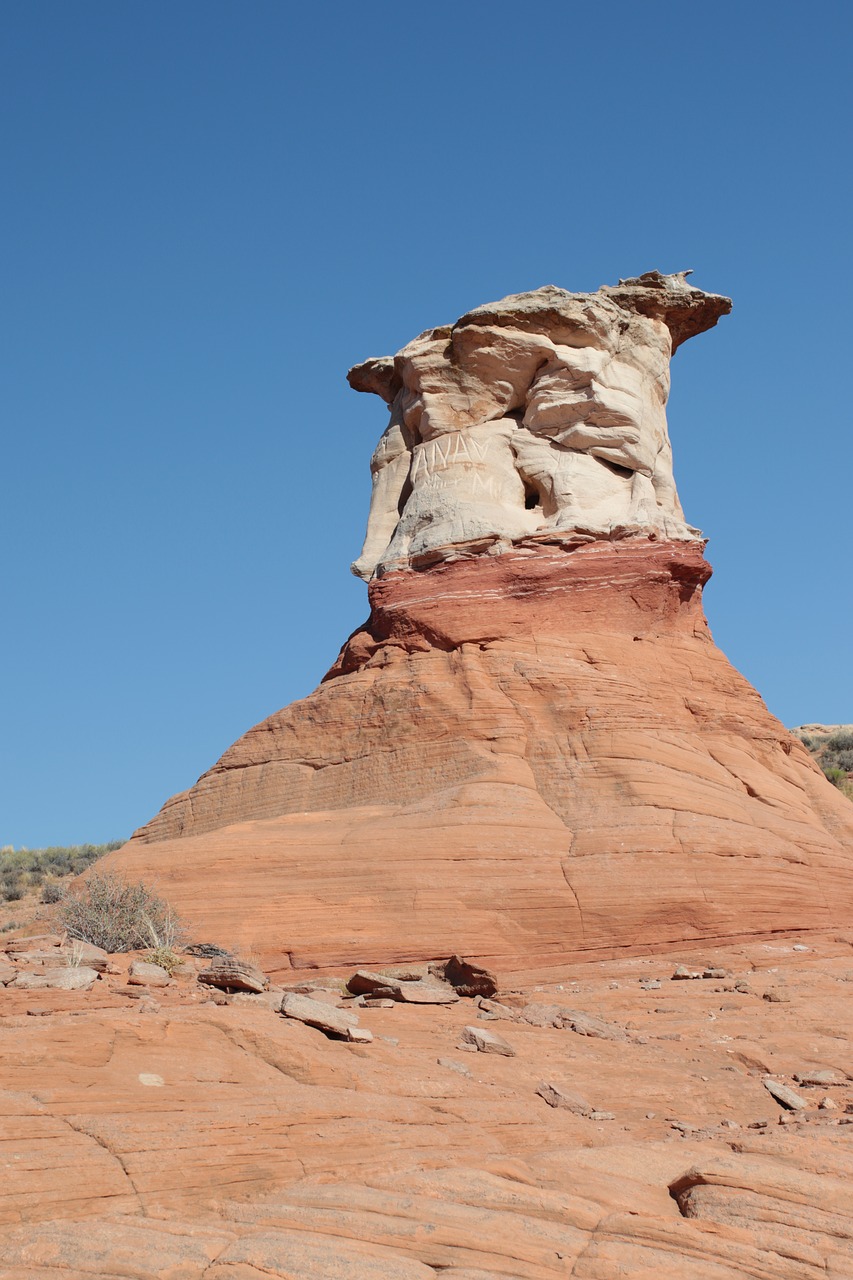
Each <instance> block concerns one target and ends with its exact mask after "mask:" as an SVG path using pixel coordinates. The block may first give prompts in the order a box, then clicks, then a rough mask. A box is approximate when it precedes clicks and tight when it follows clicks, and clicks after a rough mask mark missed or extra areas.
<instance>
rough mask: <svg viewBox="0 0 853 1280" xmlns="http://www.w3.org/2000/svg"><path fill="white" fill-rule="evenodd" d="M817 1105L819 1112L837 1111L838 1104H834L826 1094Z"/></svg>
mask: <svg viewBox="0 0 853 1280" xmlns="http://www.w3.org/2000/svg"><path fill="white" fill-rule="evenodd" d="M817 1105H818V1106H819V1107H820V1109H821V1111H837V1110H838V1103H837V1102H835V1101H834V1100H833V1099H832V1098H830V1096H829V1094H828V1093H827V1094H824V1096H823V1097H822V1098H821V1100H820V1102H819V1103H818V1104H817Z"/></svg>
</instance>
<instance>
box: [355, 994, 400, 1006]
mask: <svg viewBox="0 0 853 1280" xmlns="http://www.w3.org/2000/svg"><path fill="white" fill-rule="evenodd" d="M353 1003H356V1002H355V1001H353ZM359 1003H360V1004H361V1005H362V1006H363V1008H365V1009H393V1008H394V1005H395V1004H396V1001H395V1000H386V999H385V998H384V997H379V998H376V997H368V996H360V997H359Z"/></svg>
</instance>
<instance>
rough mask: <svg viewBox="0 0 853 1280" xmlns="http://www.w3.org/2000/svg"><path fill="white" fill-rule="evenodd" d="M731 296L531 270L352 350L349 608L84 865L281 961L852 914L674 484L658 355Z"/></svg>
mask: <svg viewBox="0 0 853 1280" xmlns="http://www.w3.org/2000/svg"><path fill="white" fill-rule="evenodd" d="M729 306H730V303H729V301H728V299H726V298H721V297H719V296H717V295H714V294H707V293H704V292H702V291H701V290H698V289H694V288H692V287H691V286H690V285H689V284H688V283H687V281H686V278H685V276H684V275H678V276H663V275H661V274H660V273H657V272H651V273H648V274H647V275H645V276H641V277H639V278H637V279H636V280H629V281H623V282H621V283H620V284H619V285H618V286H614V287H612V288H604V289H601V290H599V291H598V292H597V293H595V294H570V293H567V292H566V291H565V290H560V289H554V288H552V287H548V288H545V289H540V290H536V291H534V292H532V293H528V294H519V295H514V296H512V297H510V298H505V299H503V300H502V301H501V302H498V303H494V304H489V305H488V306H485V307H480V308H477V309H476V310H475V311H472V312H470V313H468V314H467V315H466V316H463V317H462V319H461V320H459V321H457V323H456V324H455V325H453V326H447V327H445V328H443V329H436V330H430V331H429V332H428V333H427V334H426V335H421V337H420V338H418V339H416V340H415V342H414V343H410V344H409V345H408V346H407V347H405V348H404V349H403V351H402V352H400V353H398V355H397V356H396V357H394V358H393V359H390V358H389V359H381V360H371V361H367V362H366V363H364V364H362V365H360V366H358V367H357V368H356V369H355V370H353V371H351V374H350V380H351V382H352V383H353V385H354V386H356V387H357V388H358V389H360V390H367V391H373V392H377V393H379V394H380V395H381V396H382V397H383V399H385V400H386V401H387V402H388V403H389V405H390V408H391V422H390V424H389V427H388V429H387V430H386V433H385V435H384V436H383V438H382V441H381V442H380V446H379V448H378V450H377V452H376V454H375V456H374V462H373V472H374V491H373V500H372V505H371V513H370V520H369V526H368V537H367V541H366V543H365V550H364V552H363V554H362V558H361V561H360V562H359V564H358V566H357V567H358V570H359V572H362V573H364V574H370V583H369V598H370V606H371V612H370V617H369V620H368V622H367V623H366V624H365V625H364V627H362V628H361V629H360V630H359V631H358V632H356V633H355V634H354V635H353V636H352V637H351V638H350V639H349V641H348V642H347V644H346V645H345V646H344V649H343V651H342V652H341V655H340V657H339V659H338V661H337V662H336V664H335V666H334V667H333V668H332V670H331V671H330V672H329V673H328V675H327V677H326V679H325V680H324V682H323V683H322V684H321V686H320V688H319V689H317V690H316V692H314V693H313V694H311V695H310V697H308V698H306V699H304V700H303V701H301V702H297V703H295V704H293V705H292V706H290V707H287V708H285V709H284V710H283V711H280V712H278V713H277V714H275V715H273V716H271V717H270V718H269V719H268V720H265V721H264V722H263V723H262V724H260V725H258V726H256V727H255V728H254V729H251V730H250V731H249V732H248V733H247V734H246V735H245V736H244V737H243V738H241V739H240V740H239V741H238V742H237V743H235V744H234V746H233V747H231V748H230V749H229V750H228V751H227V752H226V753H225V755H224V756H223V757H222V759H221V760H220V761H219V762H218V763H217V764H216V765H214V767H213V768H212V769H211V770H209V772H208V773H206V774H205V775H204V776H203V777H202V778H201V779H200V780H199V781H198V782H197V783H196V785H195V786H194V787H192V788H191V789H190V790H189V791H188V792H185V793H183V794H181V795H179V796H176V797H174V798H173V799H172V800H170V801H169V802H168V803H167V804H166V805H165V806H164V808H163V810H162V811H161V813H160V814H158V815H157V816H156V817H155V818H154V819H153V820H152V821H151V822H150V823H149V824H148V825H147V826H146V827H144V828H142V829H141V830H140V831H139V832H137V833H136V835H135V836H134V838H133V840H132V841H131V842H130V844H129V845H127V846H126V847H125V848H124V849H122V850H120V851H118V852H117V853H116V854H114V855H112V857H111V858H110V859H108V864H112V865H114V866H115V867H117V868H119V869H121V870H122V871H123V872H125V873H127V874H130V875H140V876H144V877H146V878H151V877H154V878H155V879H156V880H158V882H159V883H160V885H161V888H162V889H163V891H164V892H166V893H167V895H168V896H169V897H170V899H171V900H172V901H173V902H174V904H175V906H176V907H177V908H178V909H179V910H180V911H181V912H183V913H184V914H185V916H186V917H187V919H188V920H189V921H190V922H191V923H192V925H193V927H194V929H195V930H196V932H197V934H201V935H203V936H204V937H206V938H209V939H210V940H222V939H223V938H224V939H225V940H226V941H227V942H232V941H235V940H238V941H241V942H242V943H243V944H250V945H251V946H252V948H253V949H254V950H255V951H256V952H258V953H259V954H261V955H262V956H263V957H264V960H265V963H266V964H267V966H268V967H270V968H271V969H273V970H275V971H282V970H285V969H287V968H289V967H295V968H302V967H305V966H313V967H320V968H333V967H335V966H339V965H350V964H352V965H361V964H364V965H370V964H376V963H381V962H387V961H393V960H420V959H425V958H433V957H441V956H447V955H449V954H451V953H457V954H462V955H467V956H470V957H476V958H480V959H483V960H486V961H488V962H489V963H493V964H495V965H497V966H498V967H500V968H501V969H503V970H504V971H507V970H518V969H520V968H526V969H528V970H529V969H531V968H534V967H537V966H538V967H540V968H546V969H547V968H548V967H549V966H553V965H555V964H560V963H563V962H564V961H565V960H566V959H567V958H568V957H572V956H577V955H581V954H585V955H589V956H595V955H598V956H601V955H605V954H610V953H614V952H616V951H620V950H634V951H636V950H638V949H642V948H648V947H660V946H664V945H667V944H677V943H679V942H681V941H683V940H685V939H690V938H704V939H727V938H729V939H730V938H734V937H739V936H747V935H753V934H756V933H765V934H766V933H770V932H772V931H775V930H780V929H797V930H813V929H823V928H826V927H829V926H832V925H833V924H834V923H836V922H839V923H840V922H842V921H844V920H845V919H846V918H847V917H848V916H849V912H850V909H851V907H853V809H851V807H850V805H849V802H848V801H847V800H846V799H845V798H844V797H843V796H841V795H840V794H839V793H838V792H837V791H836V790H835V789H834V788H833V787H831V786H830V785H829V784H828V783H827V782H826V780H825V779H824V777H823V775H822V774H821V772H820V771H819V770H818V769H817V768H816V766H815V765H814V764H813V763H812V761H811V760H810V758H809V756H808V753H807V752H806V750H805V748H804V747H803V745H802V744H801V743H800V742H798V741H797V740H796V739H794V738H792V737H791V736H790V735H789V734H788V733H787V732H786V731H785V730H784V729H783V727H782V726H781V725H780V724H779V723H778V721H776V720H775V719H774V718H773V717H772V716H771V715H770V714H769V713H768V711H767V710H766V708H765V707H764V705H763V703H762V702H761V699H760V698H759V696H758V695H757V693H756V692H755V690H754V689H752V688H751V687H750V686H749V685H748V684H747V682H746V681H745V680H744V679H743V678H742V677H741V676H740V675H739V674H738V673H737V672H736V671H734V670H733V669H732V667H731V666H730V664H729V663H728V662H727V661H726V659H725V657H724V656H723V654H722V653H720V651H719V650H718V649H717V648H716V646H715V645H714V643H713V640H712V638H711V636H710V633H709V631H708V627H707V624H706V621H705V617H704V614H703V611H702V602H701V590H702V586H703V584H704V582H705V581H706V579H707V577H708V576H709V574H710V569H709V566H708V565H707V563H706V562H705V560H704V556H703V550H704V542H703V540H702V538H701V535H700V534H699V533H698V531H697V530H696V529H694V528H693V527H692V526H690V525H688V524H686V522H685V520H684V516H683V513H682V511H681V507H680V504H679V502H678V498H677V494H676V491H675V485H674V481H673V478H672V462H671V449H670V446H669V436H668V430H667V424H666V415H665V403H666V397H667V392H668V388H669V359H670V356H671V353H672V351H673V350H674V349H675V348H676V347H677V346H678V345H679V344H680V343H681V342H683V341H684V340H686V339H687V338H689V337H691V336H692V335H694V334H696V333H699V332H702V331H703V330H705V329H708V328H710V327H711V326H712V325H713V324H715V323H716V321H717V319H718V318H719V317H720V316H721V315H723V314H725V313H726V311H727V310H728V309H729ZM533 459H535V462H534V461H533Z"/></svg>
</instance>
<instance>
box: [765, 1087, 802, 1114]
mask: <svg viewBox="0 0 853 1280" xmlns="http://www.w3.org/2000/svg"><path fill="white" fill-rule="evenodd" d="M762 1083H763V1085H764V1088H765V1089H766V1090H767V1092H768V1093H769V1094H770V1096H771V1097H772V1098H775V1099H776V1101H777V1102H778V1103H779V1104H780V1105H781V1106H783V1107H784V1108H785V1110H786V1111H805V1110H806V1109H807V1107H808V1105H809V1104H808V1103H807V1102H806V1100H805V1098H801V1097H800V1095H799V1094H798V1093H796V1092H795V1090H793V1089H791V1088H789V1086H788V1085H786V1084H782V1083H781V1082H780V1081H779V1080H771V1079H767V1080H764V1081H762Z"/></svg>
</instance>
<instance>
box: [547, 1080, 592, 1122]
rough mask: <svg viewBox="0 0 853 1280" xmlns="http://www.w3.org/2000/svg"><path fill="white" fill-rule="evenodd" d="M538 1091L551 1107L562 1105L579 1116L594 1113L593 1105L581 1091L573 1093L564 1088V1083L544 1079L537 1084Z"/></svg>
mask: <svg viewBox="0 0 853 1280" xmlns="http://www.w3.org/2000/svg"><path fill="white" fill-rule="evenodd" d="M536 1092H537V1093H538V1094H539V1097H540V1098H543V1099H544V1100H545V1102H547V1103H548V1106H549V1107H562V1108H563V1109H564V1110H565V1111H572V1112H574V1114H575V1115H577V1116H589V1115H592V1110H593V1109H592V1107H591V1106H590V1105H589V1103H588V1102H587V1101H586V1099H585V1098H582V1097H581V1096H580V1094H579V1093H572V1092H571V1091H570V1090H568V1089H565V1088H563V1086H562V1085H557V1084H550V1083H548V1082H547V1081H545V1080H543V1081H542V1083H541V1084H539V1085H537V1086H536Z"/></svg>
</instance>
